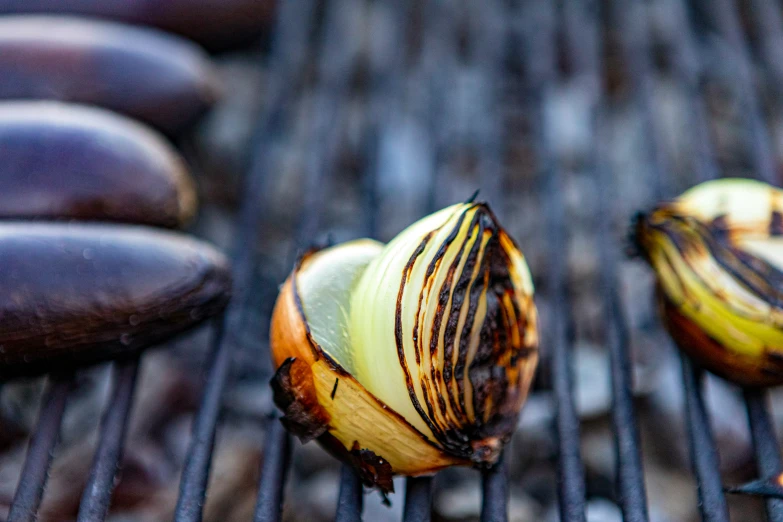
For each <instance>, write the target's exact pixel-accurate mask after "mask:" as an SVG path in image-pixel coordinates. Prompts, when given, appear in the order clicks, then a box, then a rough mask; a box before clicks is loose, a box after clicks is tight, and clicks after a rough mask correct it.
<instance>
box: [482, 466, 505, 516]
mask: <svg viewBox="0 0 783 522" xmlns="http://www.w3.org/2000/svg"><path fill="white" fill-rule="evenodd" d="M506 467H507V466H506V462H505V458H503V457H501V460H500V461H499V462H498V463H497V464H496V465H495V466H493V467H492V468H490V469H489V470H486V471H484V472H482V485H483V493H484V499H483V502H482V503H481V519H480V520H481V522H507V520H508V470H507V469H506Z"/></svg>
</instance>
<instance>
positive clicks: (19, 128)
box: [0, 101, 196, 227]
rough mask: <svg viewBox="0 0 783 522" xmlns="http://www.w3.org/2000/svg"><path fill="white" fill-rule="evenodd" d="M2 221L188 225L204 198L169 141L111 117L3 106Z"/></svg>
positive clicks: (53, 106)
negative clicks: (34, 219) (28, 220)
mask: <svg viewBox="0 0 783 522" xmlns="http://www.w3.org/2000/svg"><path fill="white" fill-rule="evenodd" d="M0 151H2V162H0V219H8V218H14V219H19V218H22V219H29V218H36V219H81V220H91V221H101V220H104V221H124V222H130V223H140V224H148V225H155V226H163V227H177V226H181V225H183V224H185V223H187V222H188V221H189V220H190V218H191V217H192V216H193V214H194V213H195V210H196V192H195V188H194V185H193V181H192V179H191V178H190V175H189V173H188V171H187V167H186V166H185V162H184V160H183V159H182V157H181V156H180V155H179V154H178V153H177V152H176V151H175V150H174V148H173V147H171V146H170V145H169V144H168V143H167V142H166V141H165V140H164V138H163V137H162V136H159V135H158V134H157V133H156V132H153V131H152V130H151V129H148V128H147V127H145V126H143V125H141V124H139V123H136V122H134V121H132V120H129V119H127V118H124V117H122V116H119V115H117V114H114V113H111V112H109V111H105V110H101V109H97V108H89V107H85V106H79V105H69V104H63V103H59V102H46V101H44V102H38V101H23V102H0Z"/></svg>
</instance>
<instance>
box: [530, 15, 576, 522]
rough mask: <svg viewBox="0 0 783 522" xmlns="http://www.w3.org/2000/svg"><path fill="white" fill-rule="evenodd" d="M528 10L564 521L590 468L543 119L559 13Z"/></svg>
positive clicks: (556, 176) (560, 218) (557, 181)
mask: <svg viewBox="0 0 783 522" xmlns="http://www.w3.org/2000/svg"><path fill="white" fill-rule="evenodd" d="M530 8H531V9H529V11H530V13H528V12H522V13H520V15H521V16H522V17H523V18H524V20H526V21H527V23H526V24H525V25H522V24H520V26H521V27H522V28H523V29H524V30H525V33H526V34H525V35H524V36H525V38H524V39H523V43H524V46H525V49H523V52H521V53H519V54H520V55H522V56H524V57H525V58H524V61H525V62H526V63H525V65H526V69H527V77H528V86H527V88H528V89H529V91H530V93H529V94H530V98H531V103H530V107H529V109H528V110H529V111H530V112H531V115H532V122H533V127H534V128H535V129H538V130H537V132H536V133H535V140H536V154H537V157H538V163H539V170H540V174H539V176H538V177H539V179H540V180H542V188H541V192H542V194H543V196H544V199H545V205H544V207H545V209H546V214H547V216H546V223H547V228H546V231H547V237H548V239H549V244H548V255H547V259H548V265H547V279H546V282H547V284H546V288H547V293H548V295H549V298H550V300H551V303H552V304H551V309H552V312H551V314H550V315H551V317H550V319H549V321H548V324H549V327H550V330H551V338H550V339H549V342H550V343H551V359H552V361H551V365H552V367H551V372H552V387H553V389H554V393H555V405H556V406H555V407H556V417H555V419H556V428H557V430H556V431H557V448H558V468H557V473H558V480H557V483H558V501H559V508H560V519H561V520H562V521H564V522H571V521H574V522H579V521H584V520H585V495H586V485H585V471H584V465H583V463H582V455H581V450H580V442H579V441H580V429H579V417H578V415H577V412H576V404H575V401H574V382H573V371H572V362H571V339H569V329H570V322H571V309H570V306H569V304H568V291H567V287H566V285H567V280H568V268H567V264H566V256H565V252H567V251H568V245H567V232H566V220H565V209H564V205H563V201H562V187H563V177H562V174H561V172H560V169H559V168H558V166H557V161H556V159H555V158H554V156H553V152H552V146H551V144H550V143H549V140H548V139H547V136H548V135H549V129H548V128H547V122H546V120H545V118H544V107H543V104H544V103H545V96H546V94H547V93H548V92H549V90H550V89H551V87H552V83H553V82H554V81H555V78H556V75H557V72H556V71H555V54H554V50H555V49H556V42H555V33H554V29H555V28H554V13H553V12H552V9H551V3H550V2H547V1H543V2H534V3H532V4H531V5H530Z"/></svg>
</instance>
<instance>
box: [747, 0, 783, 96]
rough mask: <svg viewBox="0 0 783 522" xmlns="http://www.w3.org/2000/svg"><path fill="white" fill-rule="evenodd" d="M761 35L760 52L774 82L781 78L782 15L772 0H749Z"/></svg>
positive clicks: (782, 49) (776, 3)
mask: <svg viewBox="0 0 783 522" xmlns="http://www.w3.org/2000/svg"><path fill="white" fill-rule="evenodd" d="M750 3H751V5H752V7H753V9H752V12H753V14H754V15H755V22H756V25H757V26H758V28H759V35H760V36H761V53H762V56H763V58H764V61H765V62H766V64H767V67H769V68H770V70H771V71H772V75H773V79H774V80H775V81H776V82H780V81H781V80H783V16H781V14H780V4H779V3H778V2H775V1H774V0H751V2H750Z"/></svg>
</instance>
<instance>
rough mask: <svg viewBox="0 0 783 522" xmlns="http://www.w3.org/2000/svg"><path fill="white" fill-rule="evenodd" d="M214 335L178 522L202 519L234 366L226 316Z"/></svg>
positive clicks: (181, 485)
mask: <svg viewBox="0 0 783 522" xmlns="http://www.w3.org/2000/svg"><path fill="white" fill-rule="evenodd" d="M213 335H214V341H213V349H212V353H211V354H210V356H209V357H208V359H207V362H208V366H207V367H208V368H209V373H208V376H207V380H206V383H205V389H204V395H203V396H202V399H201V406H200V407H199V410H198V413H197V415H196V418H195V420H194V421H193V435H192V438H191V441H190V446H189V447H188V454H187V457H186V459H185V467H184V468H183V470H182V481H181V482H180V487H179V498H178V499H177V507H176V511H175V513H174V519H175V520H177V522H200V521H201V518H202V513H203V510H204V498H205V496H206V490H207V483H208V481H209V471H210V468H211V465H212V450H213V449H214V446H215V432H216V430H217V422H218V416H219V415H220V405H221V395H222V393H223V387H224V385H225V382H226V377H227V376H228V371H229V369H230V365H231V350H230V349H229V346H228V343H225V342H224V317H223V316H222V317H220V318H219V319H218V320H216V324H215V327H214V332H213Z"/></svg>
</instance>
